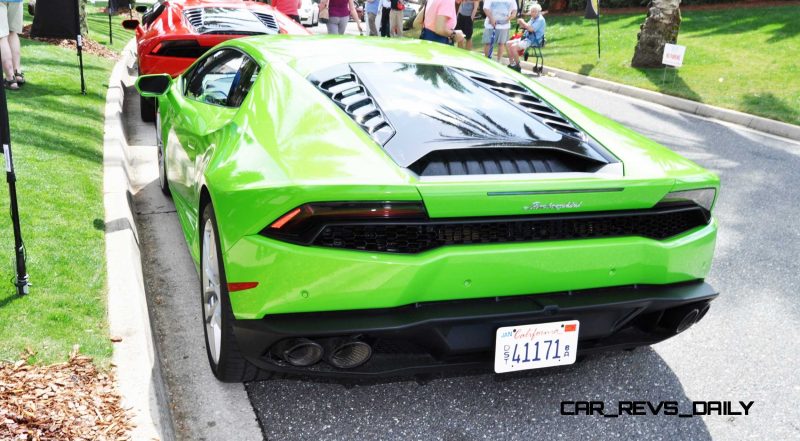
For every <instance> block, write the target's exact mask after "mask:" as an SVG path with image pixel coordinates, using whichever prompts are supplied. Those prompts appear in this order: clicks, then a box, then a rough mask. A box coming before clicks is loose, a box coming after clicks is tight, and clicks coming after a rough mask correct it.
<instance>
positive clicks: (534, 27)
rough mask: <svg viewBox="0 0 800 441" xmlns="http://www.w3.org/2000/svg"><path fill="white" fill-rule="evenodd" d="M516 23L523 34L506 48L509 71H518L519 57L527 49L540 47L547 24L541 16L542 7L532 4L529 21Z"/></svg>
mask: <svg viewBox="0 0 800 441" xmlns="http://www.w3.org/2000/svg"><path fill="white" fill-rule="evenodd" d="M517 23H519V26H520V27H521V28H523V29H525V33H524V34H523V35H522V38H519V39H514V40H510V41H509V42H508V43H507V46H508V60H509V61H510V62H511V64H509V65H508V67H510V68H511V69H514V70H516V71H519V70H520V67H519V56H520V55H521V54H523V53H524V52H525V49H528V48H529V47H531V46H533V47H542V43H544V31H545V29H547V23H545V21H544V16H542V7H541V6H540V5H539V3H534V4H533V5H532V6H531V19H530V21H528V22H527V23H525V20H523V19H521V18H520V19H517Z"/></svg>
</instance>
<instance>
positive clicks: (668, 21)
mask: <svg viewBox="0 0 800 441" xmlns="http://www.w3.org/2000/svg"><path fill="white" fill-rule="evenodd" d="M680 5H681V0H651V1H650V4H649V5H648V11H647V18H645V20H644V24H643V25H642V26H641V32H639V35H638V37H637V38H638V40H639V41H638V43H637V44H636V51H635V52H634V53H633V60H632V61H631V66H633V67H661V66H662V64H661V58H662V57H663V56H664V45H665V44H667V43H672V44H675V43H677V41H678V30H679V29H680V27H681V10H680Z"/></svg>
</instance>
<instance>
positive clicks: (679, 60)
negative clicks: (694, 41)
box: [661, 43, 686, 67]
mask: <svg viewBox="0 0 800 441" xmlns="http://www.w3.org/2000/svg"><path fill="white" fill-rule="evenodd" d="M685 53H686V46H680V45H677V44H669V43H667V44H666V45H664V57H663V58H662V59H661V63H662V64H666V65H667V66H672V67H681V66H683V54H685Z"/></svg>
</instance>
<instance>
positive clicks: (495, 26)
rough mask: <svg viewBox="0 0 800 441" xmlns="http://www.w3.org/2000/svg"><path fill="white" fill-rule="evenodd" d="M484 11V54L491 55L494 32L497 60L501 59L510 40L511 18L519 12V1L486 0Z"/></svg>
mask: <svg viewBox="0 0 800 441" xmlns="http://www.w3.org/2000/svg"><path fill="white" fill-rule="evenodd" d="M483 12H484V13H485V14H486V22H485V23H484V25H483V39H482V41H483V54H484V55H486V56H487V57H488V56H489V47H491V45H492V34H493V33H494V35H495V38H494V44H496V45H497V61H500V58H501V57H502V56H503V50H504V49H505V47H506V42H507V41H508V31H509V29H511V20H512V19H513V18H514V16H515V15H516V14H517V3H516V2H515V0H485V1H484V2H483ZM493 31H494V32H493Z"/></svg>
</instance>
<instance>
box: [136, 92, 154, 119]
mask: <svg viewBox="0 0 800 441" xmlns="http://www.w3.org/2000/svg"><path fill="white" fill-rule="evenodd" d="M139 113H140V115H141V117H142V121H144V122H155V120H156V100H155V98H145V97H143V96H140V97H139Z"/></svg>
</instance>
